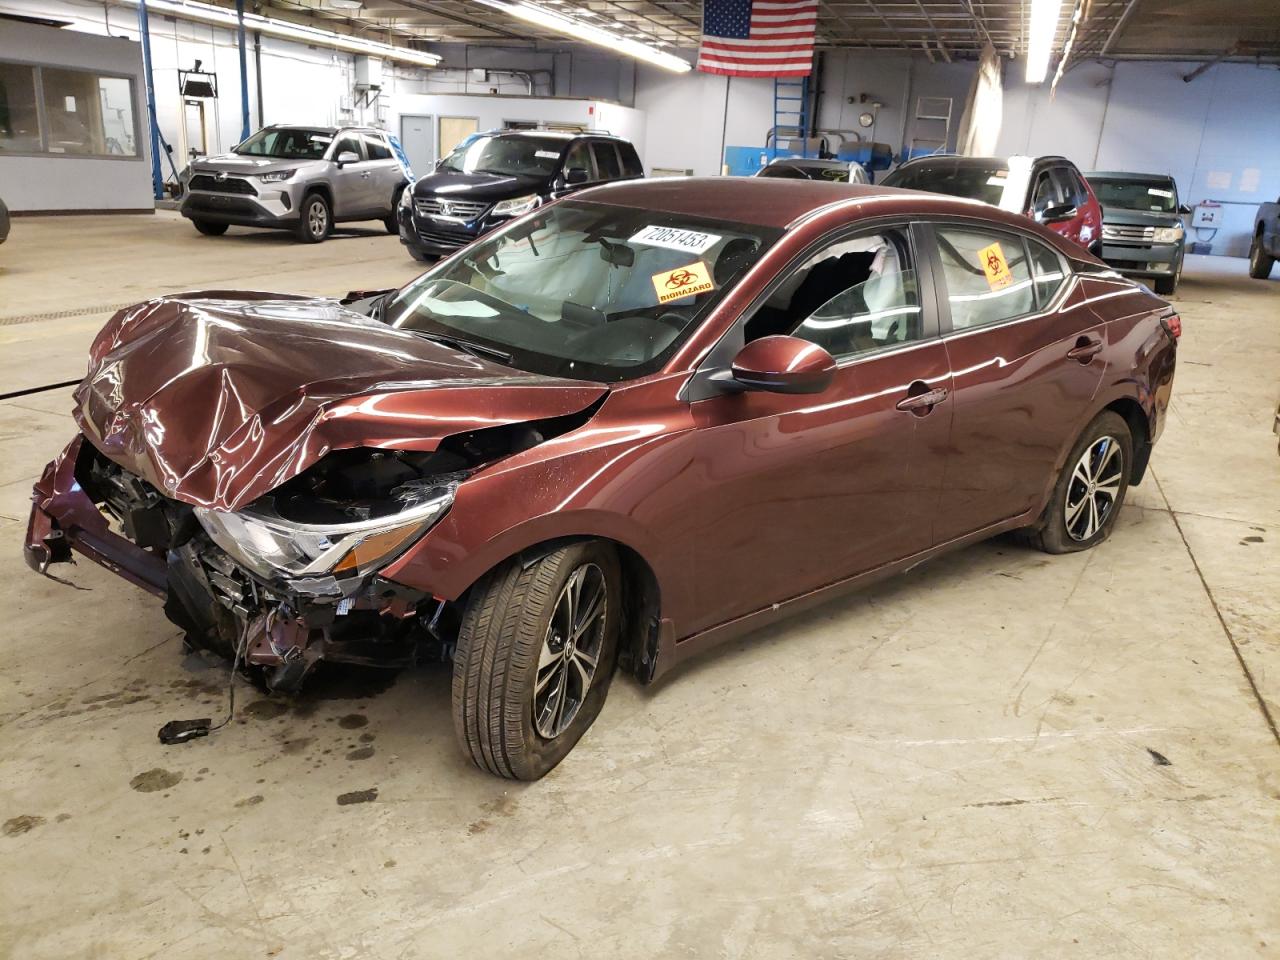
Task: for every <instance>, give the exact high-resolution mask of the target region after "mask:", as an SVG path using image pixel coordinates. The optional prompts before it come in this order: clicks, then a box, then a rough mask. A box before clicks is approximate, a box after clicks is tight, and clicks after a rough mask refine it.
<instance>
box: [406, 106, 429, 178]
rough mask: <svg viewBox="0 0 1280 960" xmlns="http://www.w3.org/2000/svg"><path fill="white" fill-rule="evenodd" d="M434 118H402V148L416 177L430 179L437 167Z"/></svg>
mask: <svg viewBox="0 0 1280 960" xmlns="http://www.w3.org/2000/svg"><path fill="white" fill-rule="evenodd" d="M433 120H434V118H433V117H429V116H408V115H406V116H401V117H400V146H402V147H404V155H405V156H406V157H408V158H409V168H410V169H411V170H412V171H413V175H414V176H415V177H429V176H431V171H432V169H433V168H434V167H435V160H436V153H435V137H434V136H432V131H433V129H434V126H435V125H434V123H433V122H432V121H433Z"/></svg>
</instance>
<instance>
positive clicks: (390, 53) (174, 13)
mask: <svg viewBox="0 0 1280 960" xmlns="http://www.w3.org/2000/svg"><path fill="white" fill-rule="evenodd" d="M125 2H126V3H128V4H130V5H131V6H134V7H136V6H139V0H125ZM146 2H147V11H148V12H149V13H156V14H162V15H164V16H169V17H177V18H178V19H180V20H193V21H195V22H196V23H208V24H212V25H213V26H216V27H226V28H228V29H230V30H235V29H236V28H237V27H238V26H239V20H238V19H237V17H236V12H235V11H234V10H228V9H226V8H225V7H215V6H212V5H210V4H207V3H195V2H192V0H146ZM244 27H245V29H246V30H255V31H257V32H259V33H261V34H262V35H263V36H266V37H276V38H278V39H280V40H294V41H296V42H298V43H309V44H312V45H314V46H317V47H328V48H330V49H333V50H342V51H344V52H346V53H360V54H365V55H367V56H370V57H381V58H382V59H384V60H395V61H399V62H400V63H412V64H414V65H415V66H419V67H434V66H436V65H437V64H439V63H440V59H441V58H440V56H439V55H437V54H434V53H425V52H423V51H422V50H410V49H409V48H407V47H397V46H393V45H392V44H389V43H382V42H380V41H378V40H362V39H361V38H359V37H348V36H345V35H344V34H341V33H334V32H333V31H332V30H321V29H320V28H319V27H307V26H303V25H302V24H298V23H289V22H287V21H285V20H276V19H274V18H272V17H261V16H259V15H258V14H256V13H246V14H245V15H244Z"/></svg>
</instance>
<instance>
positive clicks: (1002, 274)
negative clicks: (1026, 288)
mask: <svg viewBox="0 0 1280 960" xmlns="http://www.w3.org/2000/svg"><path fill="white" fill-rule="evenodd" d="M978 260H979V261H981V263H982V271H983V273H985V274H986V275H987V286H989V287H990V288H991V289H992V290H1003V289H1004V288H1005V287H1007V286H1009V284H1011V283H1013V274H1011V273H1010V272H1009V261H1007V260H1006V259H1005V258H1004V251H1003V250H1001V249H1000V244H998V243H993V244H991V246H989V247H983V248H982V249H981V250H979V251H978Z"/></svg>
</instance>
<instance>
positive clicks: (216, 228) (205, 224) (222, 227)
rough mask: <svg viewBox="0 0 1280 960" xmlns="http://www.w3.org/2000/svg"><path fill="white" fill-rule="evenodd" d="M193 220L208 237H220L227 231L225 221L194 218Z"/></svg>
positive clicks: (196, 226)
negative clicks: (215, 221) (218, 221)
mask: <svg viewBox="0 0 1280 960" xmlns="http://www.w3.org/2000/svg"><path fill="white" fill-rule="evenodd" d="M191 222H192V223H193V224H194V225H195V228H196V229H197V230H199V231H200V232H201V233H203V234H204V235H205V236H206V237H220V236H222V235H223V234H224V233H226V232H227V225H226V224H225V223H213V222H211V221H209V220H192V221H191Z"/></svg>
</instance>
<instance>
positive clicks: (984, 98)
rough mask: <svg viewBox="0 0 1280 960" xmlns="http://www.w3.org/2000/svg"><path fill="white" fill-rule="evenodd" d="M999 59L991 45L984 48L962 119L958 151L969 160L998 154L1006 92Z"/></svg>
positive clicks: (957, 141)
mask: <svg viewBox="0 0 1280 960" xmlns="http://www.w3.org/2000/svg"><path fill="white" fill-rule="evenodd" d="M1001 68H1002V64H1001V62H1000V57H999V56H998V55H997V54H996V51H995V49H994V48H993V47H992V46H991V44H987V45H986V46H985V47H983V48H982V56H981V58H979V60H978V72H977V73H976V74H975V75H974V78H973V84H972V85H971V86H970V87H969V99H968V100H967V101H966V102H965V105H964V116H963V117H962V118H961V120H960V133H959V135H958V136H957V138H956V152H957V153H959V154H961V155H962V156H966V157H990V156H992V155H993V154H994V153H995V152H996V141H997V140H999V139H1000V124H1001V122H1002V120H1003V112H1002V103H1003V101H1004V90H1003V84H1002V82H1001V78H1000V75H1001Z"/></svg>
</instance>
